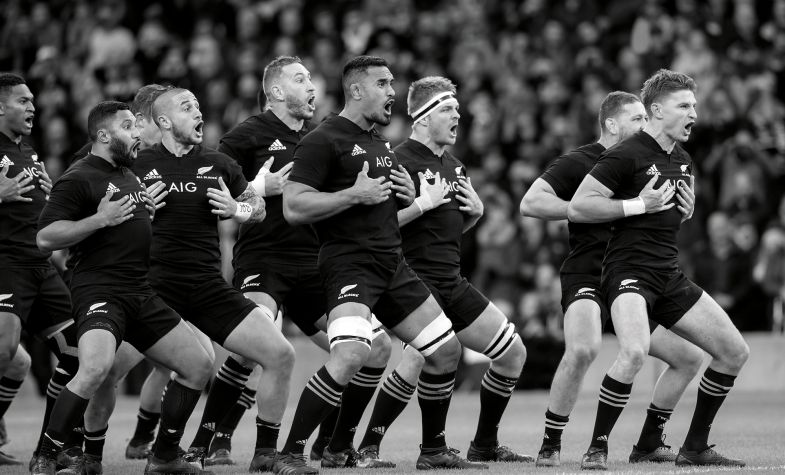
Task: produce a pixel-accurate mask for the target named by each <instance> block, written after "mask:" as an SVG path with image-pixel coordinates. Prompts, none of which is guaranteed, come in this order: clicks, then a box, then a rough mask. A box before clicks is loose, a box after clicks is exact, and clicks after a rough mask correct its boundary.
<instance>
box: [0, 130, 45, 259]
mask: <svg viewBox="0 0 785 475" xmlns="http://www.w3.org/2000/svg"><path fill="white" fill-rule="evenodd" d="M0 170H7V176H8V178H9V179H12V178H14V177H15V176H17V175H18V174H20V173H22V172H25V173H27V174H28V175H31V176H32V177H33V179H32V181H30V183H29V184H30V185H33V187H34V188H33V189H32V190H30V191H28V192H27V193H25V194H24V195H22V196H24V197H26V198H32V200H33V201H29V202H28V201H6V202H3V203H0V268H3V269H4V268H7V267H23V268H38V267H47V266H48V263H47V259H49V256H50V255H51V253H50V252H43V251H41V250H40V249H38V246H36V244H35V235H36V233H37V232H38V217H39V215H40V214H41V210H42V209H43V208H44V205H45V204H46V193H44V190H43V189H41V184H40V183H38V177H39V175H40V174H41V172H42V171H43V165H42V164H41V162H39V161H38V155H37V154H36V152H35V150H33V147H31V146H30V145H28V144H27V143H25V142H24V141H20V142H19V143H16V142H14V141H13V140H11V139H10V138H9V137H8V136H7V135H6V134H4V133H1V132H0Z"/></svg>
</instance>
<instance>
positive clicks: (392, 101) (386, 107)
mask: <svg viewBox="0 0 785 475" xmlns="http://www.w3.org/2000/svg"><path fill="white" fill-rule="evenodd" d="M393 104H395V99H390V100H389V101H387V102H385V103H384V113H385V114H388V115H389V114H392V106H393Z"/></svg>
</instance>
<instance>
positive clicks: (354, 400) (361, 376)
mask: <svg viewBox="0 0 785 475" xmlns="http://www.w3.org/2000/svg"><path fill="white" fill-rule="evenodd" d="M382 374H384V368H370V367H367V366H364V367H362V368H360V371H358V372H357V374H355V375H354V377H353V378H352V380H351V381H349V384H348V385H347V386H346V389H345V390H344V392H343V396H341V410H340V413H339V414H338V420H337V421H336V423H335V430H334V431H333V435H332V438H331V439H330V445H329V448H330V451H332V452H338V451H341V450H344V449H348V448H350V447H352V445H353V442H354V434H355V433H356V432H357V426H358V425H359V424H360V419H361V418H362V417H363V412H365V408H366V407H368V403H369V402H371V398H373V393H374V392H376V386H378V385H379V381H381V380H382Z"/></svg>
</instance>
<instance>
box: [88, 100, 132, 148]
mask: <svg viewBox="0 0 785 475" xmlns="http://www.w3.org/2000/svg"><path fill="white" fill-rule="evenodd" d="M130 110H131V108H130V107H129V106H128V104H126V103H125V102H119V101H103V102H99V103H98V104H96V105H95V107H93V108H92V109H90V113H89V114H88V115H87V135H88V136H89V137H90V140H91V141H92V142H95V141H96V140H97V139H98V129H100V128H102V127H104V126H105V124H106V122H107V121H108V120H110V119H112V117H114V115H115V114H117V113H118V112H119V111H130Z"/></svg>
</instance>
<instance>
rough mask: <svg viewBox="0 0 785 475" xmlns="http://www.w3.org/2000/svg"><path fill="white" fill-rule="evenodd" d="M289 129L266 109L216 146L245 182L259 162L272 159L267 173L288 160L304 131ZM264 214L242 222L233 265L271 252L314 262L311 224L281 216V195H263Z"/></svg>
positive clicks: (314, 240)
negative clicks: (235, 165)
mask: <svg viewBox="0 0 785 475" xmlns="http://www.w3.org/2000/svg"><path fill="white" fill-rule="evenodd" d="M307 133H308V128H307V124H306V125H305V126H303V128H302V129H301V130H300V131H295V130H292V129H290V128H289V126H287V125H286V124H284V123H283V122H281V120H280V119H279V118H278V117H277V116H276V115H275V114H274V113H273V112H272V111H270V110H268V111H265V112H264V113H262V114H258V115H254V116H251V117H249V118H248V119H246V120H245V121H243V122H242V123H240V124H239V125H237V126H236V127H235V128H233V129H232V130H230V131H229V132H228V133H227V134H226V135H224V136H223V137H222V138H221V143H220V145H219V147H218V151H219V152H223V153H225V154H227V155H229V156H230V157H232V158H234V159H235V160H237V163H239V164H240V166H241V167H242V170H243V175H244V176H245V179H246V180H248V181H251V180H253V179H254V178H256V174H257V173H258V172H259V169H261V168H262V165H264V163H265V162H266V161H267V160H269V159H270V158H274V160H273V164H272V167H271V168H270V172H271V173H274V172H277V171H278V170H280V169H281V168H283V166H284V165H286V164H287V163H290V162H291V161H292V160H293V158H294V149H295V147H296V146H297V143H298V142H300V139H302V138H303V137H304V136H305V134H307ZM265 203H266V210H267V217H265V218H264V222H262V223H243V224H241V225H240V233H239V236H238V238H237V243H236V244H235V246H234V262H235V266H236V264H237V263H238V262H241V261H245V262H253V261H257V260H258V259H261V258H264V257H263V256H269V255H270V254H274V255H276V256H279V257H282V258H285V259H287V260H288V259H298V258H304V260H308V261H309V262H313V263H314V265H315V262H316V255H317V253H318V250H319V241H318V239H317V237H316V231H315V230H314V228H313V226H311V225H302V226H290V225H289V223H287V222H286V220H285V219H284V217H283V197H282V195H277V196H268V197H265Z"/></svg>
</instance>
